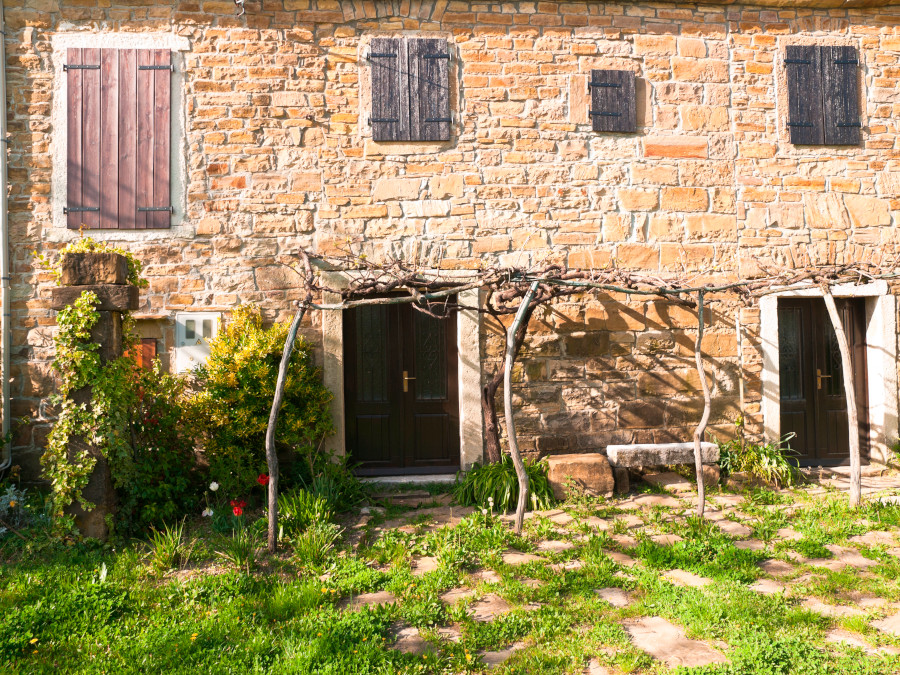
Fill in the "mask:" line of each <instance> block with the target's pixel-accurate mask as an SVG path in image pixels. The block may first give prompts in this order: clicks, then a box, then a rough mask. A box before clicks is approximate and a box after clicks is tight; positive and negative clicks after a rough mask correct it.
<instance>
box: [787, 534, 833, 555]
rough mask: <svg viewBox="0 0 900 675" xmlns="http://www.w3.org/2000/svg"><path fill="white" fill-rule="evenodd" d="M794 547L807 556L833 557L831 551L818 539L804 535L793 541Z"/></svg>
mask: <svg viewBox="0 0 900 675" xmlns="http://www.w3.org/2000/svg"><path fill="white" fill-rule="evenodd" d="M793 549H794V550H795V551H797V553H799V554H800V555H802V556H805V557H807V558H833V557H834V556H833V555H832V553H831V551H829V550H828V549H827V548H825V545H824V544H823V543H822V542H821V541H819V540H818V539H813V538H812V537H803V538H802V539H798V540H797V541H795V542H794V543H793Z"/></svg>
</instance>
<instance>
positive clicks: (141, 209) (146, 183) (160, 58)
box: [66, 49, 172, 229]
mask: <svg viewBox="0 0 900 675" xmlns="http://www.w3.org/2000/svg"><path fill="white" fill-rule="evenodd" d="M66 60H67V63H66V71H67V78H66V81H67V87H68V121H67V134H68V158H67V165H68V186H67V205H66V208H67V213H68V216H67V224H68V227H70V228H74V229H77V228H79V227H81V225H82V224H84V225H85V226H86V227H88V228H108V229H114V228H119V229H135V228H167V227H169V224H170V220H171V194H170V166H169V149H170V143H171V107H172V106H171V62H172V61H171V53H170V52H169V51H168V50H165V49H154V50H135V49H119V50H117V49H70V50H68V54H67V59H66Z"/></svg>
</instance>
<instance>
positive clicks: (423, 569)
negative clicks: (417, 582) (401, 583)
mask: <svg viewBox="0 0 900 675" xmlns="http://www.w3.org/2000/svg"><path fill="white" fill-rule="evenodd" d="M437 568H438V559H437V558H434V557H432V556H422V557H421V558H414V559H413V562H412V573H413V576H417V577H421V576H424V575H425V574H428V573H429V572H434V571H435V570H436V569H437Z"/></svg>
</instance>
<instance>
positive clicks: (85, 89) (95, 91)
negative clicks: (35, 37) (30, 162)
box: [66, 49, 100, 230]
mask: <svg viewBox="0 0 900 675" xmlns="http://www.w3.org/2000/svg"><path fill="white" fill-rule="evenodd" d="M66 88H67V92H68V93H67V95H68V111H67V112H68V119H67V125H66V126H67V134H68V151H67V152H68V157H67V162H66V163H67V173H68V185H67V186H66V213H67V218H66V223H67V226H68V227H69V228H70V229H75V230H77V229H79V228H80V227H81V226H82V225H84V227H86V228H89V229H94V228H97V227H100V50H99V49H69V50H68V53H67V54H66Z"/></svg>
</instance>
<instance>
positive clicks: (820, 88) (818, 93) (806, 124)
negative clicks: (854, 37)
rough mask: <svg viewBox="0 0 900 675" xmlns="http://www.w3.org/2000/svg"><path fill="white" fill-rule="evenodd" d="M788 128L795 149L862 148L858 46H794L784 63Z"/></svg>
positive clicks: (788, 51) (788, 52) (789, 50)
mask: <svg viewBox="0 0 900 675" xmlns="http://www.w3.org/2000/svg"><path fill="white" fill-rule="evenodd" d="M784 67H785V70H786V71H787V85H788V128H789V129H790V133H791V143H793V144H795V145H858V144H859V141H860V131H861V124H860V121H859V116H860V105H859V54H858V51H857V49H856V47H823V46H817V45H792V46H790V47H788V48H787V50H786V53H785V59H784Z"/></svg>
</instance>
